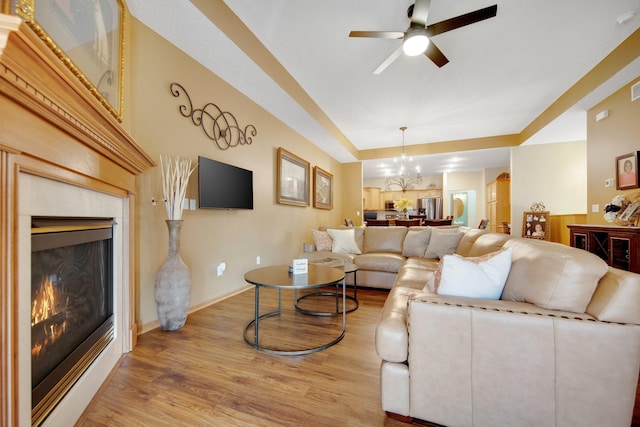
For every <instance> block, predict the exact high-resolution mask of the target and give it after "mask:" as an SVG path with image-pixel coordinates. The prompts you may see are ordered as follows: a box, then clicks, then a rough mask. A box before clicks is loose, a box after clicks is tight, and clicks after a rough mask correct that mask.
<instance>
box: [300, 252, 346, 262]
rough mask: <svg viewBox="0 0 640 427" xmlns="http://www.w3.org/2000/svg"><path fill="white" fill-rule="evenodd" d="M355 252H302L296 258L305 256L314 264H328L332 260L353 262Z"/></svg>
mask: <svg viewBox="0 0 640 427" xmlns="http://www.w3.org/2000/svg"><path fill="white" fill-rule="evenodd" d="M355 256H356V255H355V254H346V253H338V252H331V251H314V252H302V253H301V254H298V258H306V259H308V260H309V262H310V263H312V262H313V263H316V264H320V265H322V264H329V263H332V262H333V261H342V263H343V264H349V263H351V264H353V259H354V257H355Z"/></svg>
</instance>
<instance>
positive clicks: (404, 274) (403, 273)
mask: <svg viewBox="0 0 640 427" xmlns="http://www.w3.org/2000/svg"><path fill="white" fill-rule="evenodd" d="M433 265H434V266H435V265H437V264H433ZM434 273H435V267H434V268H433V269H431V270H427V269H425V268H422V267H411V266H408V265H407V264H405V265H403V266H402V267H401V268H400V270H399V271H398V275H397V276H396V281H395V283H394V284H393V287H394V288H395V287H403V288H412V289H418V290H424V289H425V287H426V286H427V284H428V283H429V281H430V279H431V276H433V274H434ZM426 291H427V292H428V291H429V289H428V288H427V289H426Z"/></svg>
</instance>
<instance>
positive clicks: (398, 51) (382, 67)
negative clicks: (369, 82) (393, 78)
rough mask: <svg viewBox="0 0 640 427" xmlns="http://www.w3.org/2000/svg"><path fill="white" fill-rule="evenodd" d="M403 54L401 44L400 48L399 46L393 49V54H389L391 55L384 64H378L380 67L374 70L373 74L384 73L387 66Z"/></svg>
mask: <svg viewBox="0 0 640 427" xmlns="http://www.w3.org/2000/svg"><path fill="white" fill-rule="evenodd" d="M401 54H402V45H400V47H399V48H397V49H396V50H394V51H393V53H391V55H389V57H388V58H387V59H385V60H384V61H383V62H382V64H380V65H379V66H378V68H376V69H375V71H374V72H373V74H380V73H382V72H383V71H384V70H386V69H387V67H388V66H389V65H391V64H392V63H393V61H395V60H396V59H398V57H399V56H400V55H401Z"/></svg>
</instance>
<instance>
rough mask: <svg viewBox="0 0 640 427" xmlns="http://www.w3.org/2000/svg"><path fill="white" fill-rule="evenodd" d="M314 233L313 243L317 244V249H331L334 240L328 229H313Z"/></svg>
mask: <svg viewBox="0 0 640 427" xmlns="http://www.w3.org/2000/svg"><path fill="white" fill-rule="evenodd" d="M311 234H313V243H314V244H315V245H316V251H331V246H332V243H333V242H332V240H331V236H330V235H329V233H327V232H326V231H318V230H311Z"/></svg>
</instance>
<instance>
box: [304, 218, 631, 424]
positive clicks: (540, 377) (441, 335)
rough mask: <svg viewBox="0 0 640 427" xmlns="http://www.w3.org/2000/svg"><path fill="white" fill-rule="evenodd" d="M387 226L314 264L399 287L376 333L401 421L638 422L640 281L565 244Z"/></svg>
mask: <svg viewBox="0 0 640 427" xmlns="http://www.w3.org/2000/svg"><path fill="white" fill-rule="evenodd" d="M384 228H385V227H375V228H374V227H370V228H366V229H361V231H356V230H354V231H353V236H354V240H356V246H358V249H359V250H360V252H361V253H360V254H354V253H340V252H331V251H325V253H324V254H320V253H319V252H317V253H306V254H304V256H307V257H310V258H314V257H322V256H325V257H331V256H333V257H345V258H346V259H348V260H351V261H352V262H354V263H355V264H356V265H358V266H359V267H361V268H360V270H359V271H358V285H365V286H377V287H386V286H387V284H389V283H391V290H390V292H389V296H388V297H387V300H386V302H385V305H384V307H383V310H382V313H381V316H380V320H379V323H378V325H377V329H376V336H375V341H376V351H377V353H378V355H379V357H380V358H381V360H382V362H381V368H380V385H381V398H382V408H383V409H384V410H385V411H386V412H387V413H388V414H389V415H390V416H394V417H399V418H403V419H405V420H407V421H410V420H412V419H413V418H417V419H422V420H426V421H429V422H433V423H437V424H442V425H446V426H543V425H544V426H547V425H552V426H603V425H606V426H629V425H630V423H631V419H632V415H633V407H634V403H635V396H636V384H637V382H638V370H639V365H640V275H638V274H634V273H629V272H626V271H622V270H618V269H615V268H610V267H608V266H607V265H606V263H605V262H604V261H602V260H601V259H600V258H598V257H597V256H595V255H593V254H591V253H588V252H586V251H582V250H579V249H575V248H571V247H568V246H565V245H561V244H557V243H551V242H546V241H539V240H532V239H523V238H518V237H512V236H509V235H506V234H499V233H491V232H486V231H484V230H478V229H468V228H460V229H452V230H446V231H445V230H436V229H428V228H427V229H422V228H420V229H416V228H409V229H405V230H398V229H401V228H402V227H389V228H388V230H386V231H385V230H384ZM374 229H375V231H374ZM329 231H331V230H327V233H329ZM359 233H362V236H360V237H361V240H360V241H359V244H358V240H359V237H357V236H358V234H359ZM384 233H388V235H387V236H388V237H389V242H387V243H385V244H383V243H382V236H383V234H384ZM332 234H335V235H337V236H338V237H337V239H335V240H332V245H333V242H335V243H339V244H344V240H348V239H345V238H344V236H348V235H350V234H351V232H345V233H335V232H332ZM449 234H451V236H450V235H449ZM399 235H403V238H402V239H400V238H399V237H398V236H399ZM434 238H435V241H434V240H433V239H434ZM456 238H457V239H458V241H457V244H456V245H455V247H454V248H453V249H452V248H451V246H452V245H453V242H455V239H456ZM400 240H401V243H402V245H401V246H400V247H398V242H399V241H400ZM367 241H369V243H367ZM391 242H394V243H393V244H392V243H391ZM320 243H321V242H320ZM321 244H322V243H321ZM349 245H350V246H351V248H350V249H351V251H352V252H354V251H355V252H357V250H356V249H355V248H354V247H353V243H350V244H349ZM325 249H326V247H325ZM332 249H333V248H332ZM336 249H339V250H340V249H341V248H339V247H336ZM342 249H344V248H342ZM421 249H424V252H423V253H422V255H420V254H419V252H420V250H421ZM379 250H386V252H377V251H379ZM428 250H429V251H430V252H428ZM436 252H437V253H436ZM452 253H455V254H452ZM416 254H417V255H416ZM394 270H395V271H394ZM389 276H393V280H391V278H390V277H389ZM361 279H362V280H361ZM501 281H502V283H498V285H500V286H498V288H496V287H495V285H496V282H501Z"/></svg>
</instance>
